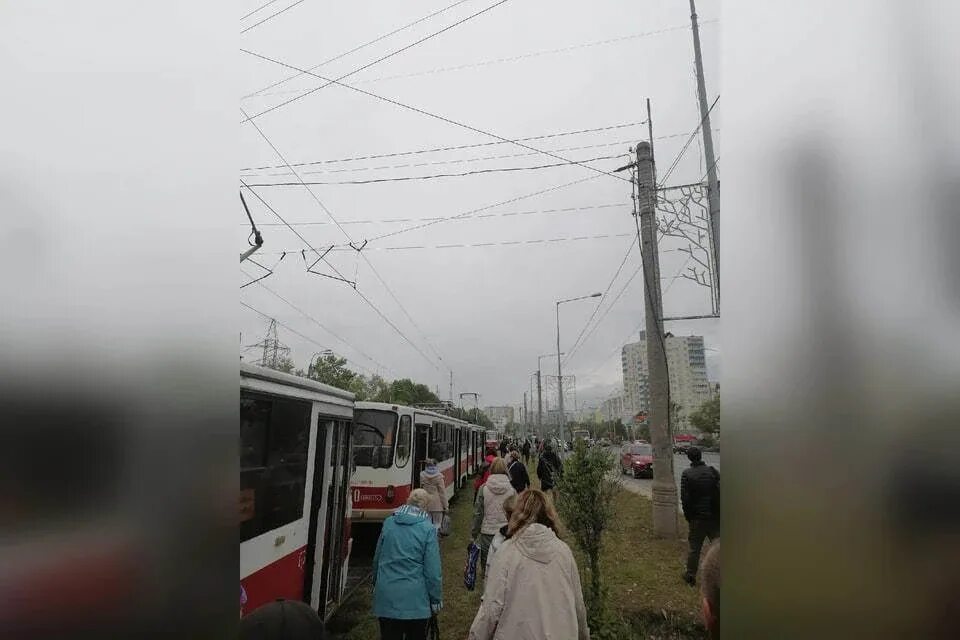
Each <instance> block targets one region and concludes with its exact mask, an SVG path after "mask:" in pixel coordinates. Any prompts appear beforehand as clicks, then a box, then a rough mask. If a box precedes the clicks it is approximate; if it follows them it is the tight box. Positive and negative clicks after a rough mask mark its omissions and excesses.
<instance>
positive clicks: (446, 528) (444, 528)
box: [440, 513, 450, 536]
mask: <svg viewBox="0 0 960 640" xmlns="http://www.w3.org/2000/svg"><path fill="white" fill-rule="evenodd" d="M440 535H442V536H448V535H450V516H449V515H447V514H446V513H444V514H443V519H442V520H440Z"/></svg>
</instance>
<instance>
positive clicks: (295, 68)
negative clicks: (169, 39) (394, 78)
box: [241, 0, 509, 122]
mask: <svg viewBox="0 0 960 640" xmlns="http://www.w3.org/2000/svg"><path fill="white" fill-rule="evenodd" d="M505 2H509V0H499V2H496V3H494V4H492V5H490V6H488V7H486V8H485V9H482V10H480V11H478V12H476V13H473V14H471V15H469V16H467V17H466V18H462V19H460V20H458V21H457V22H454V23H453V24H450V25H447V26H446V27H444V28H443V29H440V30H439V31H434V32H433V33H431V34H429V35H426V36H424V37H423V38H420V39H419V40H417V41H415V42H413V43H411V44H408V45H406V46H404V47H401V48H399V49H396V50H394V51H391V52H390V53H388V54H386V55H383V56H380V57H379V58H377V59H376V60H374V61H373V62H368V63H367V64H365V65H363V66H362V67H357V68H356V69H354V70H353V71H349V72H347V73H345V74H343V75H341V76H340V77H338V78H337V79H336V80H330V79H329V78H324V77H321V76H319V75H317V74H315V73H313V72H312V71H307V70H306V69H299V68H297V67H294V66H293V65H283V66H286V67H288V68H290V69H291V70H293V71H298V72H300V73H301V74H307V75H311V76H314V77H315V78H319V79H320V80H323V81H324V82H325V84H322V85H320V86H317V87H314V88H313V89H310V90H309V91H305V92H304V93H302V94H300V95H298V96H296V97H295V98H290V99H289V100H285V101H283V102H281V103H280V104H276V105H274V106H272V107H270V108H268V109H265V110H264V111H261V112H259V113H257V114H254V115H253V116H248V119H255V118H259V117H260V116H262V115H265V114H267V113H270V112H272V111H276V110H277V109H280V108H281V107H285V106H286V105H288V104H290V103H292V102H296V101H297V100H300V99H301V98H305V97H306V96H308V95H310V94H312V93H316V92H317V91H320V90H321V89H324V88H326V87H329V86H330V85H331V84H334V83H338V84H339V81H340V80H343V79H345V78H349V77H350V76H352V75H354V74H357V73H360V72H361V71H363V70H364V69H369V68H370V67H372V66H373V65H375V64H378V63H380V62H383V61H384V60H387V59H389V58H392V57H393V56H395V55H398V54H401V53H403V52H404V51H407V50H408V49H412V48H413V47H415V46H417V45H419V44H422V43H424V42H426V41H427V40H430V39H431V38H435V37H437V36H438V35H440V34H441V33H445V32H446V31H449V30H450V29H453V28H454V27H457V26H459V25H461V24H463V23H465V22H468V21H469V20H472V19H473V18H476V17H477V16H480V15H483V14H484V13H486V12H487V11H490V10H492V9H495V8H497V7H499V6H500V5H502V4H503V3H505ZM241 51H243V52H244V53H250V54H251V55H258V54H253V53H251V52H249V51H247V50H246V49H241ZM258 57H262V58H263V59H264V60H269V61H270V62H277V61H276V60H270V59H269V58H267V57H266V56H258ZM278 64H280V63H278ZM343 86H346V85H343ZM244 122H246V121H244Z"/></svg>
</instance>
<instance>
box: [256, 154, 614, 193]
mask: <svg viewBox="0 0 960 640" xmlns="http://www.w3.org/2000/svg"><path fill="white" fill-rule="evenodd" d="M623 155H624V154H622V153H620V154H617V155H613V156H600V157H597V158H588V159H586V160H582V161H576V160H570V161H568V162H555V163H552V164H540V165H534V166H530V167H494V168H491V169H474V170H473V171H462V172H460V173H434V174H430V175H425V176H399V177H394V178H370V179H367V180H335V181H326V182H324V181H319V182H317V181H311V182H258V183H254V184H251V185H250V186H252V187H299V186H300V185H302V184H310V185H326V186H332V185H351V184H352V185H361V184H377V183H381V182H411V181H422V180H438V179H441V178H464V177H467V176H476V175H483V174H488V173H510V172H516V171H539V170H542V169H556V168H557V167H569V166H572V165H581V166H583V165H582V163H583V162H598V161H600V160H612V159H614V158H620V157H623Z"/></svg>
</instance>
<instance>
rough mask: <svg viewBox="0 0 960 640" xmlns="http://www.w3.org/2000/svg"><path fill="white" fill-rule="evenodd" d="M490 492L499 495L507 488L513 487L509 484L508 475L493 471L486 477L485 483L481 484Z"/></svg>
mask: <svg viewBox="0 0 960 640" xmlns="http://www.w3.org/2000/svg"><path fill="white" fill-rule="evenodd" d="M483 486H485V487H486V488H487V490H488V491H490V492H491V493H495V494H497V495H501V494H504V493H506V492H507V491H508V490H512V489H513V485H512V484H510V476H505V475H503V474H502V473H495V474H493V475H491V476H490V477H489V478H487V483H486V484H485V485H483Z"/></svg>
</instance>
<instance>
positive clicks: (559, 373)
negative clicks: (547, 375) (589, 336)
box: [557, 293, 603, 442]
mask: <svg viewBox="0 0 960 640" xmlns="http://www.w3.org/2000/svg"><path fill="white" fill-rule="evenodd" d="M602 295H603V294H602V293H591V294H590V295H588V296H580V297H577V298H568V299H566V300H558V301H557V389H558V391H559V393H558V395H559V396H560V441H561V442H566V439H565V438H564V437H563V423H564V416H563V371H562V370H561V367H560V305H562V304H566V303H567V302H576V301H577V300H587V299H588V298H599V297H600V296H602Z"/></svg>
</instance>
